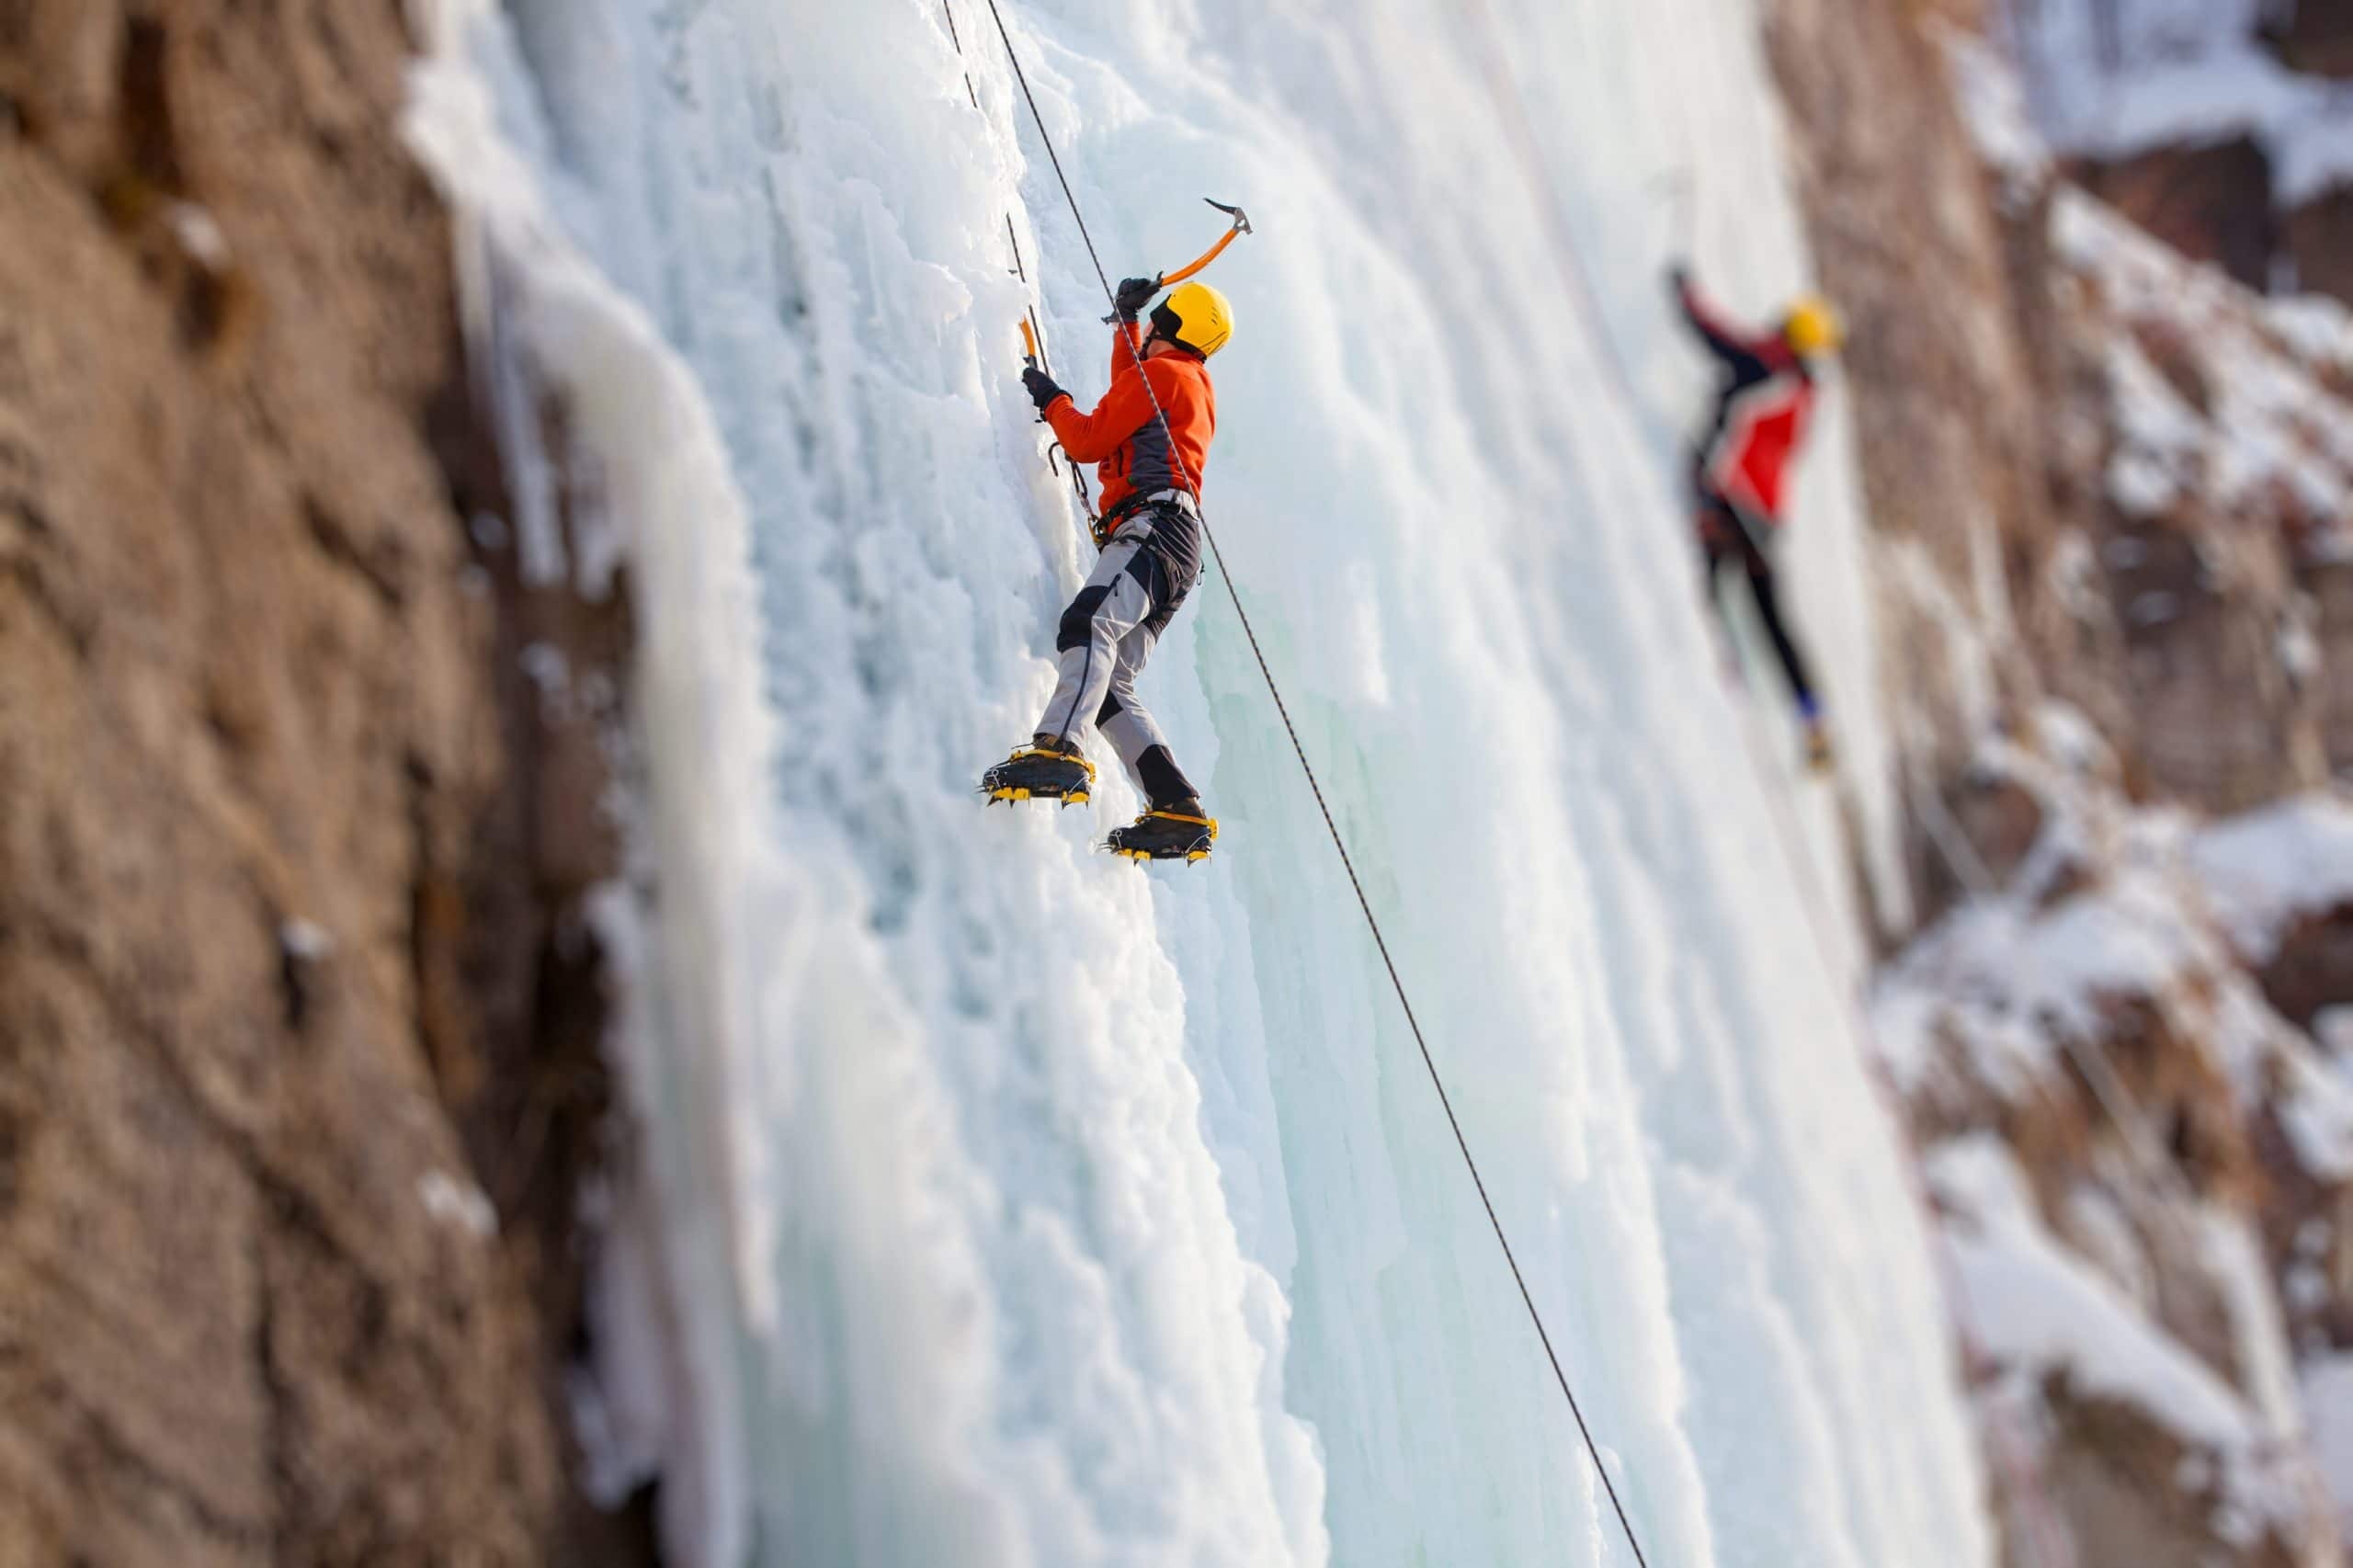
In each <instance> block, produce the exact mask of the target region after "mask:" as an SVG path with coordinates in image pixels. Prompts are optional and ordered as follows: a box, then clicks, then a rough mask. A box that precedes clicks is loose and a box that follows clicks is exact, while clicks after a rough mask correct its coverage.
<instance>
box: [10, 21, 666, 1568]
mask: <svg viewBox="0 0 2353 1568" xmlns="http://www.w3.org/2000/svg"><path fill="white" fill-rule="evenodd" d="M398 18H399V10H398V8H397V7H395V6H386V5H381V4H376V3H373V0H316V3H313V4H305V5H300V6H244V5H239V4H234V3H232V0H180V3H176V4H168V5H167V4H156V3H139V0H122V3H119V4H116V3H98V0H14V3H12V4H0V99H5V100H6V104H5V107H6V108H7V109H8V110H9V112H8V113H5V114H0V233H5V234H6V236H7V240H6V244H0V670H5V671H6V677H5V680H0V1562H6V1563H15V1562H32V1563H40V1564H44V1565H46V1564H51V1563H63V1562H89V1563H105V1564H107V1565H108V1568H116V1565H123V1568H142V1565H144V1564H174V1565H179V1564H197V1565H210V1564H216V1563H217V1564H223V1565H227V1564H247V1563H253V1564H258V1563H266V1562H267V1563H302V1564H338V1563H359V1562H369V1563H375V1562H382V1563H409V1562H414V1563H426V1562H436V1563H438V1562H469V1563H480V1564H502V1563H526V1562H627V1561H642V1560H643V1557H644V1553H645V1551H646V1550H647V1549H646V1547H645V1544H644V1541H643V1539H642V1534H637V1533H631V1532H633V1531H636V1530H637V1529H638V1527H637V1526H636V1525H631V1526H630V1527H629V1528H627V1529H624V1530H622V1531H620V1532H618V1533H616V1532H614V1531H612V1530H609V1529H608V1528H605V1527H601V1526H598V1525H597V1524H596V1523H595V1522H594V1521H591V1520H589V1519H588V1518H587V1516H586V1514H585V1510H583V1509H582V1508H581V1507H580V1506H578V1504H577V1503H576V1501H575V1500H574V1499H573V1498H572V1496H571V1494H570V1493H569V1491H568V1488H567V1485H566V1483H565V1480H564V1471H563V1438H562V1435H561V1426H560V1422H559V1421H558V1419H557V1418H556V1415H555V1414H554V1411H553V1408H552V1405H553V1399H552V1394H553V1390H554V1379H555V1373H556V1369H557V1359H558V1357H559V1355H560V1353H561V1340H562V1336H563V1335H565V1334H567V1333H569V1332H570V1331H571V1329H572V1327H573V1325H574V1320H575V1317H576V1308H577V1273H576V1270H577V1264H576V1262H575V1261H574V1258H573V1256H572V1253H571V1249H570V1248H569V1245H568V1243H569V1238H570V1228H571V1204H572V1192H573V1187H574V1182H575V1181H576V1179H577V1177H578V1175H579V1173H580V1172H581V1170H582V1169H584V1168H585V1162H586V1161H587V1159H588V1158H589V1157H590V1156H589V1148H590V1142H591V1139H592V1137H593V1133H594V1130H595V1127H596V1121H597V1114H598V1110H599V1107H600V1104H601V1097H602V1094H603V1087H602V1083H603V1081H602V1074H601V1068H600V1067H599V1065H598V1058H597V1030H598V1027H599V1026H598V1007H597V1000H596V991H595V972H594V955H593V949H584V948H583V946H582V945H581V944H579V943H578V942H576V941H573V942H571V943H570V945H569V946H567V937H569V936H572V935H574V934H573V933H569V932H568V931H567V929H566V923H567V922H568V921H570V920H571V919H573V917H574V916H573V905H574V902H575V901H576V898H577V895H578V894H579V892H581V891H582V889H583V887H584V886H585V884H586V883H587V882H588V881H591V880H593V879H594V878H595V877H596V876H597V875H599V874H600V868H609V867H610V865H611V864H612V844H611V841H610V833H609V829H608V827H606V826H605V824H602V823H601V821H600V820H597V819H596V818H594V817H593V816H590V817H586V818H584V817H582V816H581V815H580V814H579V813H577V812H574V813H572V814H570V815H569V816H568V817H557V816H554V815H545V816H543V815H541V814H540V811H539V808H540V805H541V803H542V801H541V800H540V790H542V789H547V790H550V791H551V792H554V791H558V790H561V791H562V792H563V793H565V794H566V795H567V796H569V795H572V794H581V795H585V796H586V797H587V798H589V799H592V800H593V799H595V798H596V797H597V795H598V793H599V792H600V790H601V787H602V783H603V780H602V777H601V771H600V770H591V769H589V768H587V767H585V764H584V763H583V761H582V760H581V759H582V757H583V756H584V755H587V754H593V752H594V750H595V748H594V745H593V744H590V742H588V741H584V740H583V738H582V735H583V733H584V732H586V733H589V734H590V735H591V736H592V737H593V733H594V729H595V726H596V725H597V723H599V722H609V721H610V718H611V715H610V714H609V713H606V714H601V715H598V714H590V713H570V714H565V715H561V716H557V717H553V718H551V717H550V716H549V715H547V714H545V713H543V712H541V711H540V710H539V709H538V708H537V706H536V705H535V704H534V703H533V702H532V701H530V700H529V698H528V696H527V683H526V682H525V681H524V678H523V677H522V676H521V675H520V674H519V673H517V671H516V669H515V663H516V661H515V654H516V653H517V650H518V648H519V647H520V646H521V645H522V644H523V643H524V642H529V641H539V640H551V641H553V642H557V643H558V645H560V646H563V647H564V648H565V649H566V651H567V652H568V653H569V654H570V656H571V657H572V659H573V660H574V665H575V667H577V668H580V669H584V670H587V669H596V668H609V667H612V666H614V665H617V663H618V661H619V658H620V651H621V650H622V649H623V648H624V647H625V645H626V623H625V621H624V620H623V619H622V618H621V617H620V614H619V612H618V611H617V610H616V609H614V608H602V607H593V606H579V605H576V604H574V603H572V602H571V601H569V600H568V598H565V597H563V596H553V597H533V596H529V595H526V594H524V593H523V591H522V590H521V589H520V587H519V586H518V585H517V584H516V583H515V581H514V574H513V572H512V570H511V566H510V565H509V563H507V562H505V561H503V560H501V559H497V558H490V559H485V560H483V561H477V560H476V559H475V552H474V551H473V550H472V548H471V547H470V546H469V544H468V542H467V535H466V531H465V528H464V527H463V526H462V523H461V514H464V513H470V512H472V510H474V509H476V508H481V507H495V506H497V505H499V504H500V502H499V497H497V496H496V495H495V494H494V493H492V492H490V491H489V490H487V489H485V488H484V486H483V478H482V476H483V474H484V473H485V472H489V469H490V467H491V465H485V464H483V462H482V461H481V460H480V454H479V452H477V451H470V449H469V448H468V442H469V440H471V439H474V437H472V432H471V426H470V421H469V418H468V415H467V414H466V411H465V408H464V399H463V397H462V393H461V389H462V388H463V386H464V384H465V382H464V378H463V376H462V374H461V373H460V367H459V365H458V363H457V355H456V347H455V343H456V334H455V324H454V309H453V301H452V298H451V287H452V285H451V280H450V275H449V251H448V245H449V235H448V231H447V228H446V225H445V223H444V222H443V219H442V215H441V213H440V212H439V210H438V206H437V203H436V202H435V200H434V199H433V198H432V196H431V194H430V192H429V189H428V187H426V183H425V182H424V180H423V179H422V178H421V177H420V176H419V175H418V173H417V172H416V171H415V169H414V168H413V167H412V166H411V165H410V163H409V160H408V159H407V157H406V156H405V154H404V152H403V151H402V149H401V147H400V145H399V142H398V139H397V137H396V135H395V133H394V126H393V120H394V117H395V115H396V114H397V113H398V111H399V108H400V106H401V104H402V101H403V93H404V87H403V78H402V71H403V66H404V61H405V58H406V54H407V40H406V38H405V37H404V32H403V29H402V27H401V24H400V22H399V19H398ZM592 771H594V772H596V773H597V777H595V778H591V777H590V776H589V775H590V773H591V772H592ZM478 1188H481V1189H487V1190H488V1191H489V1192H490V1193H491V1194H492V1195H493V1196H494V1198H495V1199H497V1202H496V1205H495V1207H494V1208H492V1209H489V1210H488V1212H489V1214H490V1215H492V1216H493V1217H494V1219H495V1220H496V1221H498V1222H499V1227H500V1228H499V1229H498V1230H497V1231H496V1232H495V1233H485V1232H484V1231H483V1230H482V1229H480V1228H479V1225H478V1222H477V1216H478V1212H479V1211H480V1210H482V1209H483V1206H482V1205H481V1202H480V1199H478V1198H472V1199H470V1195H472V1194H474V1193H475V1192H476V1190H477V1189H478Z"/></svg>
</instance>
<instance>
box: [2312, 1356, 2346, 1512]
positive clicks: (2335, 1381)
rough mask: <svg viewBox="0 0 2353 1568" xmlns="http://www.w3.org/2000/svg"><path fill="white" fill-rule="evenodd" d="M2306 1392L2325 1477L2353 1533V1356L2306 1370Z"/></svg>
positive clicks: (2316, 1363)
mask: <svg viewBox="0 0 2353 1568" xmlns="http://www.w3.org/2000/svg"><path fill="white" fill-rule="evenodd" d="M2302 1389H2303V1400H2304V1411H2305V1414H2306V1415H2307V1417H2308V1418H2309V1419H2310V1421H2311V1423H2312V1440H2313V1449H2314V1450H2315V1452H2316V1453H2317V1454H2318V1456H2319V1460H2320V1471H2321V1475H2322V1477H2323V1478H2324V1479H2325V1481H2326V1482H2327V1483H2328V1489H2329V1493H2330V1494H2331V1495H2332V1496H2333V1497H2335V1498H2336V1510H2337V1514H2338V1516H2339V1517H2341V1518H2342V1519H2343V1520H2344V1521H2345V1528H2346V1529H2347V1531H2348V1532H2353V1354H2346V1355H2337V1356H2322V1357H2317V1358H2314V1359H2313V1360H2312V1361H2311V1362H2309V1363H2308V1364H2307V1365H2306V1366H2305V1368H2304V1370H2303V1383H2302Z"/></svg>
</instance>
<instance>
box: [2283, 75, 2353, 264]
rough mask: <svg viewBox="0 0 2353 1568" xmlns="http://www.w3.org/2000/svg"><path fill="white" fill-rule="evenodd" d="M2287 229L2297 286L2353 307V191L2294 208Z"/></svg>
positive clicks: (2340, 190)
mask: <svg viewBox="0 0 2353 1568" xmlns="http://www.w3.org/2000/svg"><path fill="white" fill-rule="evenodd" d="M2348 58H2353V57H2348ZM2283 227H2284V230H2285V233H2284V235H2283V238H2284V240H2285V243H2286V244H2287V247H2288V257H2289V259H2290V261H2292V262H2293V263H2294V264H2295V267H2296V286H2297V287H2298V288H2299V289H2302V290H2306V291H2308V292H2311V293H2315V294H2327V295H2330V296H2331V297H2333V298H2335V299H2337V300H2341V301H2346V302H2347V303H2348V304H2353V189H2348V188H2347V187H2344V186H2336V187H2332V188H2330V189H2328V190H2325V191H2324V192H2322V193H2321V194H2320V195H2318V196H2316V197H2313V199H2311V200H2309V201H2306V202H2305V203H2303V205H2302V206H2300V207H2295V208H2291V209H2290V210H2289V212H2288V214H2287V216H2286V218H2285V219H2284V220H2283Z"/></svg>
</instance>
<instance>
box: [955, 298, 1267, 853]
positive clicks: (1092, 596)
mask: <svg viewBox="0 0 2353 1568" xmlns="http://www.w3.org/2000/svg"><path fill="white" fill-rule="evenodd" d="M1159 291H1160V279H1158V278H1129V279H1128V280H1127V281H1125V282H1123V283H1121V284H1120V290H1119V293H1118V295H1117V296H1116V300H1115V305H1116V312H1117V318H1118V319H1117V324H1115V325H1114V327H1113V329H1112V338H1111V388H1110V390H1109V391H1108V392H1105V393H1104V394H1103V401H1102V402H1100V403H1097V404H1096V405H1095V409H1094V411H1093V412H1092V413H1086V414H1082V413H1080V412H1079V409H1078V405H1077V404H1076V403H1074V402H1073V401H1072V399H1071V396H1070V394H1069V393H1068V392H1064V391H1063V389H1062V388H1061V387H1059V386H1057V385H1055V384H1054V381H1053V379H1052V378H1051V376H1049V375H1047V374H1046V372H1045V371H1043V370H1041V369H1038V368H1037V367H1036V366H1034V365H1033V366H1031V367H1030V368H1029V369H1027V370H1024V371H1023V372H1022V375H1021V380H1022V382H1023V384H1024V385H1025V386H1026V387H1027V388H1028V389H1029V395H1030V396H1031V398H1032V399H1034V400H1035V401H1036V403H1037V405H1038V410H1039V412H1040V414H1042V415H1044V416H1045V419H1046V423H1047V424H1048V425H1050V426H1052V427H1053V432H1054V435H1055V437H1056V438H1057V439H1059V440H1060V441H1061V442H1062V446H1063V451H1064V452H1066V453H1067V454H1069V456H1070V459H1071V460H1072V461H1073V462H1093V463H1096V464H1097V465H1098V466H1097V470H1096V472H1097V477H1098V479H1099V480H1100V482H1101V484H1102V489H1103V509H1102V516H1101V518H1100V520H1099V521H1097V524H1096V525H1095V541H1096V543H1097V545H1098V546H1099V547H1100V548H1101V550H1102V554H1101V555H1100V556H1099V557H1098V558H1097V561H1096V562H1095V570H1094V571H1093V572H1092V573H1090V574H1088V576H1087V579H1086V584H1085V585H1084V586H1082V587H1081V588H1080V589H1079V591H1078V594H1077V597H1074V598H1073V599H1072V600H1071V603H1070V608H1067V609H1065V610H1064V611H1063V618H1062V622H1061V624H1060V626H1059V627H1058V628H1057V630H1056V634H1055V638H1054V653H1055V664H1056V671H1057V679H1056V681H1055V683H1054V692H1053V696H1052V697H1051V698H1050V699H1047V702H1046V710H1045V711H1044V712H1043V713H1042V714H1040V716H1039V719H1038V723H1037V727H1036V729H1035V731H1034V733H1032V735H1031V738H1030V744H1028V745H1026V746H1019V747H1017V748H1015V750H1014V752H1013V755H1012V756H1008V757H1007V758H1006V760H1005V761H1003V762H1000V763H998V764H997V765H996V766H995V767H992V768H990V769H989V770H988V772H987V773H986V774H985V775H984V776H983V778H982V779H981V792H982V793H983V795H985V796H986V797H987V798H988V799H989V800H991V801H1019V800H1031V799H1036V800H1060V801H1064V802H1065V803H1075V802H1077V801H1085V800H1086V799H1087V798H1088V797H1089V795H1090V793H1091V790H1092V785H1093V783H1094V778H1095V768H1094V766H1093V765H1092V764H1091V763H1089V762H1088V761H1087V760H1086V757H1085V756H1084V755H1082V753H1081V749H1080V745H1079V740H1078V737H1079V735H1080V734H1081V733H1082V732H1083V731H1084V729H1085V727H1086V724H1087V723H1089V722H1092V723H1093V724H1094V725H1095V726H1096V727H1097V729H1099V730H1101V731H1102V732H1103V733H1104V735H1105V737H1106V738H1107V739H1108V740H1109V741H1110V743H1111V745H1112V748H1113V749H1114V750H1115V751H1117V752H1118V753H1119V756H1120V764H1121V765H1122V766H1123V767H1125V768H1126V769H1127V771H1128V775H1129V777H1130V778H1131V779H1132V780H1133V781H1134V782H1135V786H1136V788H1137V789H1138V790H1140V791H1142V794H1143V796H1144V799H1145V801H1146V802H1147V804H1148V807H1149V809H1148V810H1147V811H1145V812H1144V813H1143V814H1142V816H1140V817H1138V818H1137V819H1136V820H1135V822H1134V823H1133V824H1131V825H1130V826H1127V827H1122V828H1116V829H1114V830H1113V831H1112V833H1111V835H1110V837H1109V840H1108V845H1107V847H1108V848H1110V849H1111V850H1113V851H1115V852H1116V853H1118V854H1121V855H1125V856H1128V857H1130V858H1133V859H1139V860H1176V859H1189V860H1199V859H1203V858H1207V857H1208V855H1209V852H1210V846H1211V843H1212V842H1213V841H1214V840H1215V839H1216V837H1217V824H1216V823H1215V822H1214V821H1213V820H1211V817H1210V815H1209V813H1208V812H1206V811H1205V810H1203V809H1202V806H1201V800H1200V792H1199V790H1197V789H1195V788H1194V786H1193V784H1192V781H1191V780H1189V779H1188V778H1186V777H1185V774H1184V771H1183V770H1182V769H1181V768H1179V767H1177V766H1176V757H1175V756H1173V755H1172V754H1171V753H1170V751H1169V749H1168V741H1167V737H1165V735H1163V734H1162V733H1161V732H1160V726H1159V725H1158V724H1156V723H1154V722H1153V718H1152V715H1151V714H1150V713H1149V712H1147V711H1146V710H1145V709H1144V707H1143V705H1142V702H1141V701H1139V700H1138V699H1137V697H1136V688H1135V680H1136V676H1137V674H1138V673H1139V672H1140V671H1142V668H1143V666H1144V661H1145V660H1147V659H1149V658H1150V657H1151V656H1152V651H1153V648H1154V645H1155V644H1156V643H1157V642H1159V640H1160V635H1161V633H1162V632H1163V631H1165V630H1166V629H1167V626H1168V622H1169V620H1170V619H1171V618H1172V617H1174V616H1175V615H1176V611H1177V609H1178V608H1179V607H1180V606H1182V605H1183V604H1184V602H1185V597H1186V596H1187V595H1188V594H1189V593H1191V592H1192V590H1193V586H1194V585H1195V584H1196V583H1198V582H1199V580H1200V576H1201V521H1200V509H1199V494H1200V484H1201V471H1202V469H1203V467H1204V466H1205V465H1206V464H1207V462H1208V460H1209V451H1210V441H1211V437H1214V436H1215V434H1216V433H1217V393H1216V390H1215V389H1214V388H1213V387H1212V386H1211V382H1210V373H1209V358H1210V357H1211V355H1213V354H1215V353H1216V352H1217V351H1218V350H1219V349H1221V348H1222V347H1225V345H1226V341H1227V339H1228V338H1230V337H1231V336H1232V335H1233V307H1232V306H1231V305H1230V304H1229V303H1228V302H1227V301H1226V298H1225V296H1224V295H1223V294H1222V293H1221V292H1219V291H1218V290H1215V289H1212V288H1211V287H1210V286H1209V285H1208V284H1206V283H1197V282H1196V283H1184V284H1180V285H1178V286H1177V287H1176V289H1174V290H1170V291H1169V294H1168V297H1167V298H1166V299H1165V300H1164V301H1161V302H1160V303H1159V304H1157V305H1153V304H1152V302H1151V301H1152V299H1153V296H1154V295H1155V294H1157V293H1158V292H1159ZM1147 306H1149V307H1150V308H1149V310H1147V308H1146V307H1147ZM1139 317H1142V321H1141V322H1140V321H1139V320H1138V318H1139Z"/></svg>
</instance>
